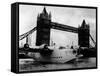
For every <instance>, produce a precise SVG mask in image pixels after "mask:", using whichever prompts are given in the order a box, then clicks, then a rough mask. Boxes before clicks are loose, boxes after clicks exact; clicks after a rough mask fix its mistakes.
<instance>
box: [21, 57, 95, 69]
mask: <svg viewBox="0 0 100 76" xmlns="http://www.w3.org/2000/svg"><path fill="white" fill-rule="evenodd" d="M89 67H96V58H95V57H91V58H80V59H76V60H74V61H72V62H67V63H63V64H40V63H35V62H34V61H33V60H32V59H20V60H19V71H38V70H55V69H72V68H89Z"/></svg>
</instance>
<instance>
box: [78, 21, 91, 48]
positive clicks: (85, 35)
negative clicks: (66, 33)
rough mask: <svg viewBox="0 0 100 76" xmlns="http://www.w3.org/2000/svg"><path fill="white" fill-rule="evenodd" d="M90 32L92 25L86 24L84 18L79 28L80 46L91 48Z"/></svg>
mask: <svg viewBox="0 0 100 76" xmlns="http://www.w3.org/2000/svg"><path fill="white" fill-rule="evenodd" d="M89 33H90V27H89V25H87V24H86V22H85V20H83V22H82V24H81V26H80V27H79V28H78V39H79V40H78V44H79V46H80V47H88V48H89Z"/></svg>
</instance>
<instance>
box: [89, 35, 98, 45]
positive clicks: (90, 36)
mask: <svg viewBox="0 0 100 76" xmlns="http://www.w3.org/2000/svg"><path fill="white" fill-rule="evenodd" d="M89 36H90V38H91V40H92V41H93V43H94V45H96V42H95V41H94V39H93V37H92V36H91V34H89Z"/></svg>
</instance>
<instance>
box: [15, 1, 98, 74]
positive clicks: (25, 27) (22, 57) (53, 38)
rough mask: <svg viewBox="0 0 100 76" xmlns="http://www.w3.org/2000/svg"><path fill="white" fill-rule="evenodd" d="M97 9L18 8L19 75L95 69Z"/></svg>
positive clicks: (80, 7)
mask: <svg viewBox="0 0 100 76" xmlns="http://www.w3.org/2000/svg"><path fill="white" fill-rule="evenodd" d="M96 16H97V9H96V7H85V6H67V5H66V6H65V5H64V6H63V5H50V4H49V5H48V4H46V5H45V4H40V5H39V4H22V3H21V4H19V5H18V25H19V26H18V51H17V53H18V54H16V55H18V57H17V58H18V71H19V72H30V71H32V72H38V71H56V70H74V69H89V68H97V32H96V31H97V29H96V28H97V17H96Z"/></svg>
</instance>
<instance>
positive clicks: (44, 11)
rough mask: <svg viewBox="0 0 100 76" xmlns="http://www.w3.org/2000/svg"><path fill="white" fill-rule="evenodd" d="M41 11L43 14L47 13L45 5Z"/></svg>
mask: <svg viewBox="0 0 100 76" xmlns="http://www.w3.org/2000/svg"><path fill="white" fill-rule="evenodd" d="M43 13H45V14H46V13H47V11H46V8H45V6H44V9H43Z"/></svg>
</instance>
